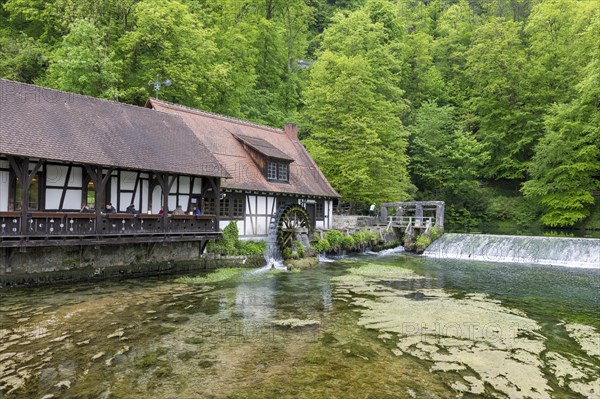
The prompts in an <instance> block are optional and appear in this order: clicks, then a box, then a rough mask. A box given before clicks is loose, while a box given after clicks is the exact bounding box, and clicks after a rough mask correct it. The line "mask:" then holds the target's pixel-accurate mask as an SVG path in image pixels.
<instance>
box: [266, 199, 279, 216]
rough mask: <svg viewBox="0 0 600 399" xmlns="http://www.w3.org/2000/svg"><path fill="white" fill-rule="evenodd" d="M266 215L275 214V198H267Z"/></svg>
mask: <svg viewBox="0 0 600 399" xmlns="http://www.w3.org/2000/svg"><path fill="white" fill-rule="evenodd" d="M267 211H268V212H267V213H269V214H270V215H274V214H275V212H277V200H276V199H275V197H267Z"/></svg>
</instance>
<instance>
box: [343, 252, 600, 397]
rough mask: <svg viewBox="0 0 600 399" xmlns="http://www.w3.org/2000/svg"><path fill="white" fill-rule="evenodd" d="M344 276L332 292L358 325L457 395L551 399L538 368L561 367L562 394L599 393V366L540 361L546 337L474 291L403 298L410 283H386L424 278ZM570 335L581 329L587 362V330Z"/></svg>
mask: <svg viewBox="0 0 600 399" xmlns="http://www.w3.org/2000/svg"><path fill="white" fill-rule="evenodd" d="M350 272H351V275H348V276H341V277H336V278H334V280H335V281H336V282H337V289H336V293H337V294H338V295H341V300H343V301H348V299H349V296H350V297H352V300H351V301H350V303H351V304H352V305H354V306H356V307H357V310H358V312H359V313H360V315H361V317H360V319H359V322H358V323H359V324H360V325H362V326H365V327H366V328H370V329H375V330H377V331H380V332H382V333H385V334H392V335H395V336H396V337H397V338H396V340H397V349H395V353H396V354H397V355H398V356H406V355H409V356H412V357H415V358H417V359H420V360H427V361H429V362H431V368H430V370H431V371H432V372H434V373H435V372H446V373H452V374H454V375H455V376H456V377H455V379H456V380H455V381H454V382H453V383H452V385H451V386H452V387H453V388H454V389H455V390H457V391H461V392H469V393H472V394H483V393H484V392H485V394H486V395H487V396H490V397H503V395H506V396H508V397H510V398H550V397H551V395H552V392H553V391H554V389H553V388H552V386H551V383H550V382H549V381H548V379H547V378H546V376H545V375H544V372H543V370H546V372H548V371H553V372H554V373H555V374H558V375H560V374H561V373H564V367H569V369H570V370H577V371H578V374H573V373H571V374H569V375H570V383H569V385H568V387H567V386H565V385H564V384H563V386H562V388H564V389H567V390H568V389H569V388H570V389H571V390H574V391H576V392H578V393H581V394H596V395H597V394H599V393H600V392H597V389H598V387H596V386H594V383H595V381H596V380H595V376H596V377H597V376H598V373H599V372H600V364H598V363H595V364H594V363H590V365H589V366H588V367H582V366H581V364H577V363H570V362H569V361H568V360H566V359H564V361H563V362H562V363H557V362H553V363H550V362H546V358H545V357H544V356H543V354H544V352H545V340H546V337H545V336H544V335H543V334H542V333H541V327H540V325H539V324H538V323H537V322H536V321H534V320H532V319H530V318H528V317H527V315H526V314H525V313H523V312H522V311H518V310H515V309H509V308H506V307H505V306H503V305H502V304H501V303H500V302H499V301H497V300H491V299H490V298H489V297H487V296H486V295H482V294H477V293H470V294H466V295H464V296H463V298H461V299H457V298H455V297H453V296H452V295H450V294H449V293H447V292H445V291H444V290H443V289H421V290H419V291H416V292H417V293H420V295H418V296H417V295H410V294H406V291H410V290H411V289H410V288H409V287H410V284H404V289H396V288H392V287H390V285H389V284H387V283H386V281H394V282H396V283H397V282H398V280H405V282H407V283H408V281H410V280H414V279H417V280H421V279H423V278H424V277H423V276H419V275H416V274H414V273H412V272H410V271H408V270H405V269H402V268H396V270H395V269H394V268H390V267H389V266H383V267H382V266H381V265H374V264H367V265H363V266H361V267H359V268H353V269H350ZM358 277H360V278H358ZM396 285H397V286H402V285H398V284H396ZM416 297H418V298H421V299H422V298H427V299H428V300H415V298H416ZM590 329H591V330H592V331H590ZM571 330H572V331H579V332H581V331H582V330H585V332H586V334H581V333H580V334H579V335H578V336H579V337H580V339H579V342H580V343H582V347H583V349H584V350H587V352H588V355H589V356H594V354H595V353H594V350H593V349H592V348H591V347H590V345H589V337H590V336H592V337H595V336H597V335H593V334H597V333H595V332H593V328H591V327H589V328H588V327H587V326H585V329H584V328H583V327H578V328H576V327H571ZM582 335H583V337H582ZM388 336H389V335H388ZM586 347H587V348H586ZM483 387H485V390H482V388H483ZM590 397H591V396H590Z"/></svg>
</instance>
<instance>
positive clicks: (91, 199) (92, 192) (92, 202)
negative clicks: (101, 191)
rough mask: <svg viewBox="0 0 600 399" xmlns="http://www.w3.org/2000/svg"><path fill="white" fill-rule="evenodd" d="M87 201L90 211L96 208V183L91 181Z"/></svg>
mask: <svg viewBox="0 0 600 399" xmlns="http://www.w3.org/2000/svg"><path fill="white" fill-rule="evenodd" d="M85 196H86V201H85V203H86V204H87V205H88V207H89V208H90V209H95V208H96V189H95V188H94V182H93V181H91V180H90V181H89V182H88V184H87V187H86V193H85Z"/></svg>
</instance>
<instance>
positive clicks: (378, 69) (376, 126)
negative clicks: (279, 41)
mask: <svg viewBox="0 0 600 399" xmlns="http://www.w3.org/2000/svg"><path fill="white" fill-rule="evenodd" d="M392 50H393V48H391V45H390V42H389V37H388V36H387V34H386V31H385V28H384V25H383V24H382V23H380V22H377V23H374V22H373V21H372V20H371V18H370V16H369V14H368V12H367V11H366V10H364V9H361V10H358V11H355V12H352V13H350V14H349V15H348V16H344V15H341V14H338V15H337V16H336V17H334V20H333V23H332V25H331V26H330V27H329V28H328V29H327V30H326V31H325V32H324V37H323V42H322V52H321V53H320V55H319V57H318V60H317V61H316V63H315V65H314V68H313V70H312V71H311V79H310V83H309V87H308V88H307V91H306V96H305V99H306V100H305V101H306V108H305V112H304V115H305V117H306V119H307V122H308V126H309V137H308V138H307V139H306V140H304V143H305V145H306V146H307V148H308V150H309V151H310V152H311V154H312V155H313V156H314V158H315V160H316V162H317V163H318V164H319V166H320V167H321V168H322V170H323V172H324V173H325V175H326V176H327V177H328V179H329V180H330V182H331V183H332V185H333V186H334V187H335V188H336V189H337V190H338V191H339V192H340V194H341V195H342V196H343V198H344V199H345V200H347V201H351V202H355V203H363V204H366V203H369V202H371V201H377V202H383V201H391V200H400V199H406V198H408V197H409V196H410V195H411V192H412V185H411V183H410V181H409V178H408V173H407V168H406V165H407V157H406V131H405V129H404V127H403V125H402V121H401V120H400V118H399V115H400V114H401V113H402V112H403V109H404V106H403V99H402V91H401V90H400V89H399V87H398V86H396V85H395V83H398V77H397V76H396V74H395V72H396V71H397V70H398V69H399V65H398V63H397V60H396V59H395V58H394V57H393V52H392Z"/></svg>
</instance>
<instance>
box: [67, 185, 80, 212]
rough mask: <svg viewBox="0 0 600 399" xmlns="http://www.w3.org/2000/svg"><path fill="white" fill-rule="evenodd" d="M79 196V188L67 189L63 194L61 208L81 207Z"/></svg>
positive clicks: (72, 208)
mask: <svg viewBox="0 0 600 399" xmlns="http://www.w3.org/2000/svg"><path fill="white" fill-rule="evenodd" d="M81 196H82V191H81V190H67V193H66V194H65V202H63V209H70V210H79V209H81Z"/></svg>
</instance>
